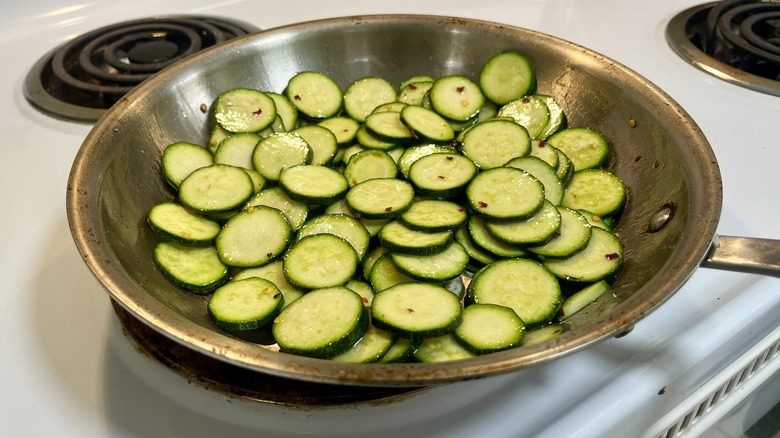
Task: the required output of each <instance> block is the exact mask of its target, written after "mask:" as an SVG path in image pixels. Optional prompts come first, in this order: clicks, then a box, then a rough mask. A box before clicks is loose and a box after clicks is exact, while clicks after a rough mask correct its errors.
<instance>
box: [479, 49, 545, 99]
mask: <svg viewBox="0 0 780 438" xmlns="http://www.w3.org/2000/svg"><path fill="white" fill-rule="evenodd" d="M479 86H480V88H481V89H482V92H483V93H484V94H485V97H487V98H488V99H490V100H491V101H492V102H494V103H496V104H498V105H504V104H506V103H508V102H511V101H513V100H515V99H517V98H519V97H522V96H525V95H526V94H528V93H530V92H531V91H532V90H533V88H534V87H535V86H536V73H535V71H534V67H533V64H532V63H531V60H530V59H528V57H526V56H525V55H523V54H522V53H519V52H516V51H507V52H502V53H499V54H496V55H493V56H492V57H491V58H490V59H489V60H488V61H487V62H486V63H485V64H484V65H483V66H482V69H481V70H480V72H479Z"/></svg>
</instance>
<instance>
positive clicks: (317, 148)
mask: <svg viewBox="0 0 780 438" xmlns="http://www.w3.org/2000/svg"><path fill="white" fill-rule="evenodd" d="M293 132H294V133H296V134H298V135H300V136H301V137H303V139H304V141H306V144H308V145H309V147H310V148H311V152H312V156H311V163H310V164H319V165H321V166H327V165H329V164H331V163H333V161H334V160H335V159H336V152H338V146H339V145H338V141H337V140H336V136H335V135H334V134H333V132H332V131H331V130H330V129H328V128H326V127H324V126H320V125H306V126H301V127H300V128H297V129H295V130H294V131H293Z"/></svg>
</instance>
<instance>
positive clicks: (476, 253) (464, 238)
mask: <svg viewBox="0 0 780 438" xmlns="http://www.w3.org/2000/svg"><path fill="white" fill-rule="evenodd" d="M455 240H457V241H458V243H460V244H461V245H462V246H463V249H464V250H466V254H468V255H469V258H470V259H471V262H472V264H474V267H481V266H483V265H487V264H488V263H490V262H493V261H495V260H496V256H495V255H493V254H490V253H488V252H487V251H485V250H483V249H482V248H480V247H478V246H477V245H476V244H474V240H473V239H472V238H471V233H469V230H468V228H466V227H463V228H458V229H457V230H455Z"/></svg>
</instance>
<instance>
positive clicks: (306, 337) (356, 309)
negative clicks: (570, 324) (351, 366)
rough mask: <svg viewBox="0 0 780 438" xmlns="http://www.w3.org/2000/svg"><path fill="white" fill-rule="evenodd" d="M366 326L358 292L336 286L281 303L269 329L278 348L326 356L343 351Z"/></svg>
mask: <svg viewBox="0 0 780 438" xmlns="http://www.w3.org/2000/svg"><path fill="white" fill-rule="evenodd" d="M366 329H367V318H366V310H365V306H363V301H362V300H361V299H360V295H358V294H356V293H355V292H354V291H352V290H350V289H348V288H346V287H343V286H339V287H329V288H323V289H317V290H313V291H311V292H308V293H307V294H306V295H304V296H302V297H301V298H299V299H298V300H296V301H295V302H294V303H292V304H290V305H289V306H287V307H285V308H284V310H282V312H281V313H279V315H278V316H277V317H276V318H274V321H273V324H272V326H271V333H272V334H273V337H274V339H275V340H276V343H277V344H278V345H279V349H280V350H281V351H282V352H287V353H292V354H299V355H302V356H310V357H318V358H329V357H333V356H336V355H338V354H341V353H343V352H345V351H347V350H348V349H349V348H350V347H352V346H353V345H354V344H355V342H357V341H358V340H359V339H360V338H361V337H362V336H363V334H364V333H365V331H366Z"/></svg>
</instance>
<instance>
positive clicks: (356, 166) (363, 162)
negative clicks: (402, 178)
mask: <svg viewBox="0 0 780 438" xmlns="http://www.w3.org/2000/svg"><path fill="white" fill-rule="evenodd" d="M397 174H398V166H396V165H395V161H393V158H392V157H390V155H388V154H387V152H385V151H382V150H374V149H367V150H365V151H360V152H358V153H356V154H355V155H353V156H352V157H351V158H350V159H349V161H348V162H347V167H345V168H344V177H345V178H347V182H348V183H349V186H350V187H353V186H356V185H358V184H360V183H362V182H363V181H368V180H369V179H374V178H395V177H396V175H397Z"/></svg>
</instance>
